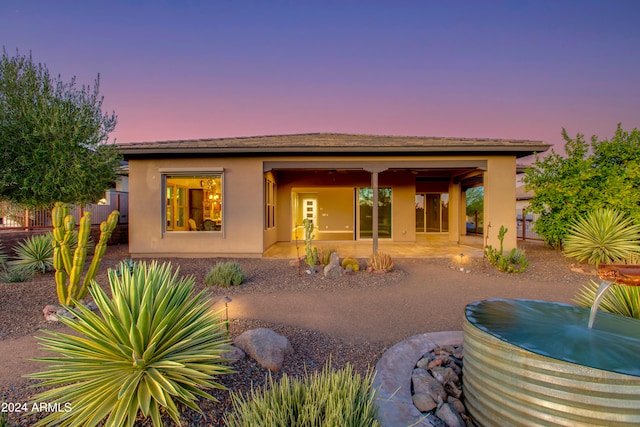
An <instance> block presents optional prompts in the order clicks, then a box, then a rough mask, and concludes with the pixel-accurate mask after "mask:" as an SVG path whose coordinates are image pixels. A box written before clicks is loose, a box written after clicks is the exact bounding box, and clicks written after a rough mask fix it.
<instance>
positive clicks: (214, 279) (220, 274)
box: [204, 261, 244, 288]
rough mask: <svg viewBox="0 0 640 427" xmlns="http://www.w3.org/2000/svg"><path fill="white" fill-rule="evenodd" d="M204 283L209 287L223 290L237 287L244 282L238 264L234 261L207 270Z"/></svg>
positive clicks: (218, 264)
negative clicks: (219, 287) (223, 288)
mask: <svg viewBox="0 0 640 427" xmlns="http://www.w3.org/2000/svg"><path fill="white" fill-rule="evenodd" d="M204 282H205V283H206V284H207V285H209V286H222V287H225V288H228V287H230V286H238V285H240V284H241V283H242V282H244V273H243V272H242V267H240V264H238V263H237V262H235V261H228V262H219V263H217V264H216V265H214V266H213V267H212V268H211V270H209V273H208V274H207V277H206V278H205V279H204Z"/></svg>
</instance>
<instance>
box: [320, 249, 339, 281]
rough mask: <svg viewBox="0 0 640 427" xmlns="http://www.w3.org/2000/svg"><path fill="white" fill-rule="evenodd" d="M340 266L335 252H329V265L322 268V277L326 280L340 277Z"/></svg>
mask: <svg viewBox="0 0 640 427" xmlns="http://www.w3.org/2000/svg"><path fill="white" fill-rule="evenodd" d="M342 274H343V271H342V266H341V265H340V258H339V256H338V253H337V252H331V258H330V261H329V264H327V265H326V266H325V267H324V277H326V278H327V279H337V278H338V277H340V276H342Z"/></svg>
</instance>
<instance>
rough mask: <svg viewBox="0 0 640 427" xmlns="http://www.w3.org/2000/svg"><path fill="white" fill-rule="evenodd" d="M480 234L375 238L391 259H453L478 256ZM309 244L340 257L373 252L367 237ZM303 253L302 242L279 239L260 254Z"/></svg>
mask: <svg viewBox="0 0 640 427" xmlns="http://www.w3.org/2000/svg"><path fill="white" fill-rule="evenodd" d="M482 240H483V239H482V236H461V238H460V243H456V242H452V241H450V240H449V239H448V236H447V235H444V234H427V235H419V236H418V238H417V239H416V241H415V242H393V241H388V240H383V239H382V240H379V241H378V250H379V251H382V252H385V253H387V254H389V255H391V257H392V258H452V259H453V258H455V257H457V258H458V260H460V254H463V255H464V256H463V257H462V258H465V257H470V258H482V255H483V251H482V247H483V241H482ZM313 246H314V247H316V248H318V249H322V248H326V249H334V250H336V251H337V252H338V254H339V255H340V257H341V258H343V257H353V258H368V257H369V256H370V255H371V254H372V253H373V242H372V241H371V240H368V241H367V240H359V241H346V240H333V241H331V240H330V241H327V240H324V241H314V242H313ZM301 256H304V241H302V240H299V241H297V242H295V241H294V242H279V243H276V244H275V245H273V246H271V247H270V248H269V249H267V250H266V251H265V253H264V258H291V259H294V258H297V257H301Z"/></svg>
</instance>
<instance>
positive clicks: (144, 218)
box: [129, 158, 264, 257]
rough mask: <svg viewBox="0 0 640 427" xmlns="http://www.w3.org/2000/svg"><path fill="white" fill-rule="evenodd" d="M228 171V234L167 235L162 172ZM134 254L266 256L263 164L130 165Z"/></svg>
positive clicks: (158, 162) (251, 161)
mask: <svg viewBox="0 0 640 427" xmlns="http://www.w3.org/2000/svg"><path fill="white" fill-rule="evenodd" d="M214 168H223V169H224V172H223V173H224V176H223V179H224V181H223V185H224V189H223V196H222V197H223V202H222V204H223V206H222V209H223V231H221V232H215V231H211V232H192V231H174V232H163V220H164V219H163V216H162V212H163V206H164V203H165V199H164V195H163V194H161V189H162V184H161V181H162V179H161V175H162V173H163V171H165V172H167V173H168V174H171V173H172V172H175V171H179V170H189V171H193V173H194V175H195V174H197V173H198V171H200V172H206V171H208V170H213V169H214ZM129 177H130V180H129V187H130V188H129V192H130V198H129V210H130V220H129V251H130V252H131V255H132V256H134V257H148V256H158V257H159V256H182V257H189V256H194V257H197V256H211V255H218V256H261V255H262V252H263V236H264V230H263V229H264V226H263V224H264V223H263V211H264V205H263V185H264V184H263V183H264V174H263V172H262V162H261V161H259V160H257V159H195V158H189V159H173V160H166V159H153V160H132V161H130V162H129Z"/></svg>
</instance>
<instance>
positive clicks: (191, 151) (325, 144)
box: [118, 134, 550, 159]
mask: <svg viewBox="0 0 640 427" xmlns="http://www.w3.org/2000/svg"><path fill="white" fill-rule="evenodd" d="M549 147H550V145H549V144H545V143H543V142H542V141H527V140H489V139H466V138H457V139H456V138H433V137H387V136H378V135H349V134H305V135H281V136H267V137H248V138H220V139H208V140H184V141H160V142H141V143H127V144H119V145H118V149H119V151H120V152H121V153H122V154H123V156H124V158H125V159H135V158H150V157H152V158H158V157H176V156H179V157H185V156H192V155H205V156H241V157H248V156H253V155H260V156H264V155H269V154H272V155H282V156H292V155H296V156H307V155H313V156H318V155H322V156H329V155H344V156H349V155H353V156H356V155H358V156H361V155H363V154H367V155H372V156H379V155H384V156H389V155H430V156H433V155H436V156H442V155H448V154H454V153H455V154H458V153H465V154H470V155H475V154H477V155H481V154H484V155H514V156H516V157H517V158H520V157H525V156H529V155H531V154H533V153H541V152H544V151H546V150H547V149H548V148H549Z"/></svg>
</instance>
